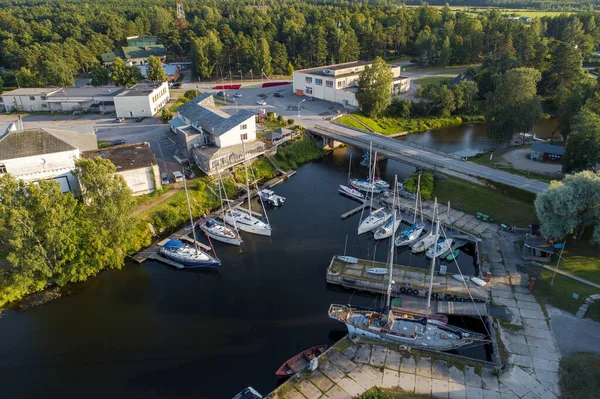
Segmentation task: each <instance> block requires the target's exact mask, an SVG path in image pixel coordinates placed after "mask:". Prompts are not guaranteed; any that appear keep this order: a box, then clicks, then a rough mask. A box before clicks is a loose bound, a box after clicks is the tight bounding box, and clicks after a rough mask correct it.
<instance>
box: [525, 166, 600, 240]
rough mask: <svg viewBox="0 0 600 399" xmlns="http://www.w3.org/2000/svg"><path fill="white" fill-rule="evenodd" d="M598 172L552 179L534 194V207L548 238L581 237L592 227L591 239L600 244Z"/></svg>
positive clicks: (543, 231)
mask: <svg viewBox="0 0 600 399" xmlns="http://www.w3.org/2000/svg"><path fill="white" fill-rule="evenodd" d="M598 204H600V174H598V173H594V172H592V171H589V170H588V171H584V172H579V173H577V174H575V175H567V176H565V178H564V179H563V180H562V181H553V182H551V183H550V187H548V189H546V190H545V191H543V192H541V193H540V194H538V195H537V198H536V200H535V210H536V213H537V217H538V219H539V220H540V222H541V224H542V228H541V232H542V234H543V235H544V237H546V239H548V240H554V241H562V240H564V239H565V238H566V237H567V236H571V235H572V236H573V237H576V238H581V236H582V235H583V233H584V232H585V230H586V229H587V228H589V227H593V228H594V233H593V236H592V237H593V241H592V242H593V243H595V244H600V241H598V240H597V238H600V206H599V205H598Z"/></svg>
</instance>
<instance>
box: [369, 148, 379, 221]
mask: <svg viewBox="0 0 600 399" xmlns="http://www.w3.org/2000/svg"><path fill="white" fill-rule="evenodd" d="M376 160H377V152H375V156H374V157H373V169H372V170H371V209H373V197H374V194H375V161H376ZM369 165H371V163H369Z"/></svg>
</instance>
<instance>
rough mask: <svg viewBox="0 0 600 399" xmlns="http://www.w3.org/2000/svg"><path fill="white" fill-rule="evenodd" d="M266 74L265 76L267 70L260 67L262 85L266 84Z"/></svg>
mask: <svg viewBox="0 0 600 399" xmlns="http://www.w3.org/2000/svg"><path fill="white" fill-rule="evenodd" d="M264 76H265V71H264V70H263V69H262V68H260V85H261V86H262V85H264V84H265V78H264Z"/></svg>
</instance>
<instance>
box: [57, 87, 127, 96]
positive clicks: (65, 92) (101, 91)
mask: <svg viewBox="0 0 600 399" xmlns="http://www.w3.org/2000/svg"><path fill="white" fill-rule="evenodd" d="M123 90H125V88H124V87H63V88H61V89H58V90H57V91H55V92H54V93H52V94H50V95H48V97H50V98H66V97H100V96H108V97H112V96H116V95H117V94H119V93H120V92H122V91H123Z"/></svg>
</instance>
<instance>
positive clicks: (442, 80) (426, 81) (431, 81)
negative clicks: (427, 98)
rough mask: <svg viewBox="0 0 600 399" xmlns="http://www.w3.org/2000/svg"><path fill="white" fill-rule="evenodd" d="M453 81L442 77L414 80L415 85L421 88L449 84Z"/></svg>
mask: <svg viewBox="0 0 600 399" xmlns="http://www.w3.org/2000/svg"><path fill="white" fill-rule="evenodd" d="M451 80H452V79H451V78H446V77H442V76H428V77H426V78H419V79H416V80H413V83H416V84H418V85H421V86H423V85H427V84H437V85H440V84H442V83H445V82H449V81H451Z"/></svg>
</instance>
